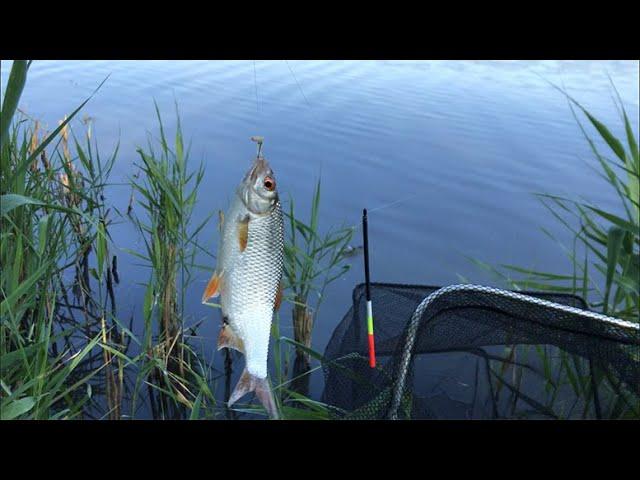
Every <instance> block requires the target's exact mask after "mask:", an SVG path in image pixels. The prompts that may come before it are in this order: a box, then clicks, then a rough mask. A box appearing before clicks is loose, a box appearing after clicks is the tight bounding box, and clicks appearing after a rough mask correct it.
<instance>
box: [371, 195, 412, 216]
mask: <svg viewBox="0 0 640 480" xmlns="http://www.w3.org/2000/svg"><path fill="white" fill-rule="evenodd" d="M417 196H418V194H417V193H414V194H411V195H409V196H408V197H404V198H401V199H400V200H394V201H393V202H391V203H386V204H383V205H380V206H379V207H375V208H371V209H369V213H371V212H378V211H380V210H383V209H385V208H389V207H393V206H395V205H398V204H399V203H402V202H406V201H407V200H411V199H412V198H414V197H417Z"/></svg>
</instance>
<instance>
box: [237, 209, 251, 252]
mask: <svg viewBox="0 0 640 480" xmlns="http://www.w3.org/2000/svg"><path fill="white" fill-rule="evenodd" d="M248 240H249V215H247V216H246V217H244V218H243V219H241V220H240V221H239V222H238V242H239V243H240V251H241V252H244V249H245V248H247V241H248Z"/></svg>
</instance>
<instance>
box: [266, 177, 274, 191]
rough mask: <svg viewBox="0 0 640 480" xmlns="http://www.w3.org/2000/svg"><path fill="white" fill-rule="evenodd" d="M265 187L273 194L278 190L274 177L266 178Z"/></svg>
mask: <svg viewBox="0 0 640 480" xmlns="http://www.w3.org/2000/svg"><path fill="white" fill-rule="evenodd" d="M263 185H264V188H266V189H267V190H269V191H270V192H273V190H274V189H275V188H276V181H275V179H273V178H272V177H265V179H264V182H263Z"/></svg>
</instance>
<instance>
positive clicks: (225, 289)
mask: <svg viewBox="0 0 640 480" xmlns="http://www.w3.org/2000/svg"><path fill="white" fill-rule="evenodd" d="M260 143H261V142H260ZM259 152H260V151H259ZM219 218H220V223H221V239H220V248H219V252H218V264H217V266H216V271H215V272H214V274H213V277H211V280H210V281H209V283H208V285H207V287H206V289H205V291H204V294H203V296H202V301H203V302H205V301H207V300H208V299H209V298H212V297H216V296H218V295H220V305H221V307H222V318H223V326H222V330H221V331H220V335H219V337H218V350H220V349H221V348H233V349H235V350H238V351H239V352H242V353H243V354H244V356H245V359H246V366H245V368H244V371H243V372H242V376H241V377H240V380H239V381H238V384H237V385H236V387H235V389H234V391H233V393H232V394H231V396H230V398H229V402H228V405H229V406H231V405H232V404H233V403H235V402H236V401H237V400H239V399H240V398H241V397H243V396H244V395H246V394H247V393H249V392H253V391H255V393H256V395H257V397H258V398H259V399H260V401H261V402H262V404H263V405H264V407H265V408H266V410H267V412H268V413H269V416H270V417H272V418H277V408H276V404H275V400H274V397H273V393H272V391H271V387H270V385H269V381H268V379H267V356H268V351H269V336H270V333H271V321H272V320H273V314H274V312H275V311H276V310H277V309H278V308H279V306H280V302H281V300H282V285H281V281H282V271H283V261H284V222H283V218H282V209H281V206H280V201H279V199H278V191H277V189H276V180H275V177H274V175H273V171H272V170H271V167H270V166H269V164H268V163H267V161H266V159H264V157H262V156H261V155H260V153H258V156H257V158H256V159H255V161H254V162H253V165H252V166H251V168H250V169H249V171H248V172H247V173H246V175H245V176H244V179H243V180H242V182H241V183H240V185H239V186H238V188H237V189H236V193H235V195H234V198H233V200H232V203H231V206H230V207H229V210H228V211H227V213H226V215H222V214H221V215H220V216H219Z"/></svg>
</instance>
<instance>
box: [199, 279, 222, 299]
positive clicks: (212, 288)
mask: <svg viewBox="0 0 640 480" xmlns="http://www.w3.org/2000/svg"><path fill="white" fill-rule="evenodd" d="M221 281H222V274H221V273H220V274H219V273H218V272H215V273H214V274H213V276H212V277H211V279H210V280H209V283H207V286H206V288H205V289H204V293H203V294H202V303H204V302H206V301H207V300H209V299H210V298H211V297H217V296H218V295H220V282H221Z"/></svg>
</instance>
